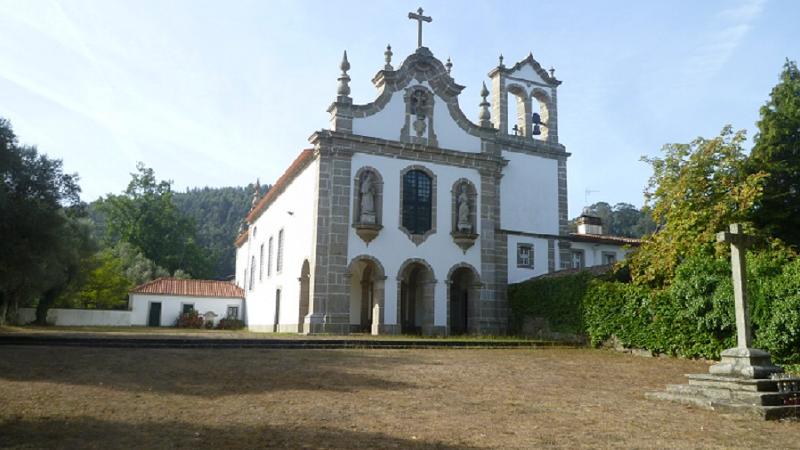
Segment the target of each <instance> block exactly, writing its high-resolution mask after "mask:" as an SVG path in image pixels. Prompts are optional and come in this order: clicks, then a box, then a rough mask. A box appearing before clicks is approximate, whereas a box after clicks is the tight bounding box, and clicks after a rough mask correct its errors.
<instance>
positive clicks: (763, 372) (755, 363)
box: [708, 347, 783, 379]
mask: <svg viewBox="0 0 800 450" xmlns="http://www.w3.org/2000/svg"><path fill="white" fill-rule="evenodd" d="M720 356H721V359H720V362H719V363H718V364H714V365H713V366H711V367H710V368H709V369H708V371H709V372H710V373H711V374H712V375H722V376H728V377H743V378H756V379H759V378H769V377H770V376H771V375H772V374H775V373H783V368H781V367H778V366H776V365H773V364H772V358H771V357H770V355H769V353H768V352H765V351H764V350H759V349H757V348H740V347H735V348H729V349H727V350H725V351H723V352H722V353H721V355H720Z"/></svg>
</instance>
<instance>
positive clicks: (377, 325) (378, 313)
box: [372, 302, 383, 336]
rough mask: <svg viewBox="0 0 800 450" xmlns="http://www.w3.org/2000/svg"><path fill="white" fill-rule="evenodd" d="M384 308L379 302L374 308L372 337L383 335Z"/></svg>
mask: <svg viewBox="0 0 800 450" xmlns="http://www.w3.org/2000/svg"><path fill="white" fill-rule="evenodd" d="M382 312H383V308H381V305H379V304H378V303H377V302H376V303H375V305H374V306H373V307H372V335H373V336H377V335H379V334H381V324H382V323H383V315H382Z"/></svg>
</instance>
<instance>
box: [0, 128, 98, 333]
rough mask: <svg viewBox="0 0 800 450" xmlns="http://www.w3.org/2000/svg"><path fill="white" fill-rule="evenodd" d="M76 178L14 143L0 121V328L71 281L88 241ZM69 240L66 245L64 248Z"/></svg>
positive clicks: (55, 162) (58, 164) (56, 162)
mask: <svg viewBox="0 0 800 450" xmlns="http://www.w3.org/2000/svg"><path fill="white" fill-rule="evenodd" d="M79 193H80V188H79V187H78V177H77V175H70V174H65V173H64V172H63V169H62V163H61V161H60V160H58V159H50V158H48V157H47V156H46V155H44V154H39V152H38V151H37V150H36V148H35V147H30V146H25V145H21V144H19V142H18V141H17V137H16V135H15V134H14V132H13V130H12V128H11V125H10V124H9V122H8V121H6V120H3V119H0V324H3V323H5V322H6V320H7V319H11V320H13V319H14V318H16V310H17V307H18V306H19V305H21V304H29V303H33V302H35V301H36V300H37V299H38V298H39V297H41V296H42V294H43V293H45V292H48V295H49V296H50V297H57V296H58V295H60V292H61V290H63V289H66V288H67V286H68V285H69V284H70V283H71V282H72V280H73V278H74V277H73V274H74V272H75V271H74V269H75V265H76V264H78V263H77V261H79V260H80V259H81V257H82V256H81V255H82V251H76V250H75V248H74V247H73V244H74V245H77V246H79V247H81V248H87V246H88V244H87V245H84V244H85V243H86V242H88V238H87V237H86V236H84V235H82V234H81V233H82V232H83V230H85V227H83V226H81V224H80V223H78V222H77V221H79V217H80V215H81V212H82V204H81V202H80V198H79ZM70 241H72V244H70Z"/></svg>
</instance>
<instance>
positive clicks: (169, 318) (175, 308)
mask: <svg viewBox="0 0 800 450" xmlns="http://www.w3.org/2000/svg"><path fill="white" fill-rule="evenodd" d="M129 301H130V308H131V311H130V314H131V316H130V325H134V326H147V319H148V317H149V315H150V304H151V303H157V302H160V303H161V326H162V327H171V326H174V325H175V322H176V321H177V320H178V316H179V315H180V314H181V311H183V305H194V309H195V311H197V312H198V313H199V314H200V315H203V314H205V313H207V312H209V311H212V312H214V314H216V315H217V318H216V320H219V319H224V318H225V317H226V316H227V313H228V306H236V307H238V308H239V316H238V317H237V319H241V318H242V299H240V298H227V297H192V296H188V295H159V294H130V299H129Z"/></svg>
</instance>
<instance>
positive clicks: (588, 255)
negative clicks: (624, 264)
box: [572, 242, 631, 267]
mask: <svg viewBox="0 0 800 450" xmlns="http://www.w3.org/2000/svg"><path fill="white" fill-rule="evenodd" d="M572 250H582V251H583V254H584V264H585V266H586V267H592V266H601V265H603V252H608V253H613V254H614V255H615V256H616V258H617V261H622V260H623V259H625V256H626V255H627V254H628V253H630V252H631V249H629V248H623V246H621V245H614V244H599V243H597V244H596V243H592V242H572Z"/></svg>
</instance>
